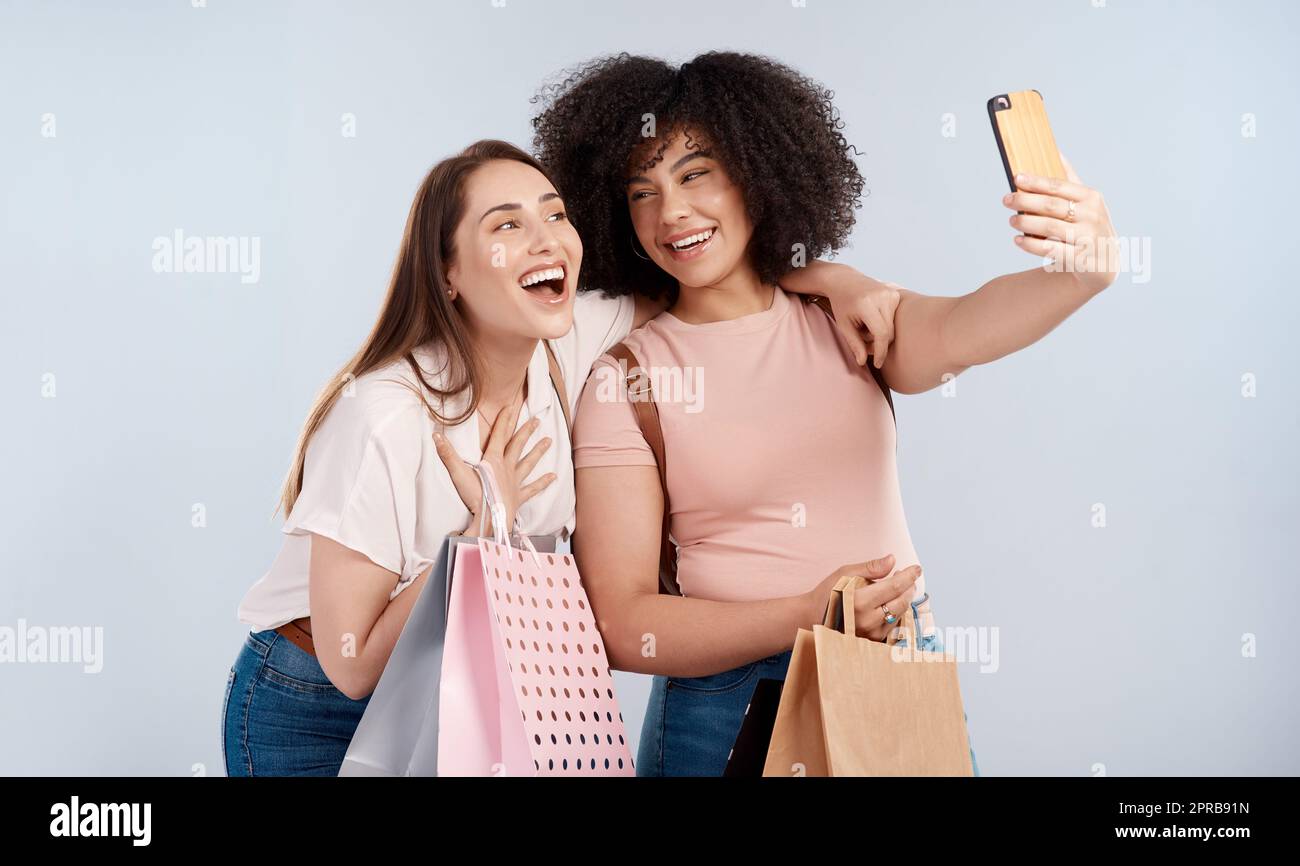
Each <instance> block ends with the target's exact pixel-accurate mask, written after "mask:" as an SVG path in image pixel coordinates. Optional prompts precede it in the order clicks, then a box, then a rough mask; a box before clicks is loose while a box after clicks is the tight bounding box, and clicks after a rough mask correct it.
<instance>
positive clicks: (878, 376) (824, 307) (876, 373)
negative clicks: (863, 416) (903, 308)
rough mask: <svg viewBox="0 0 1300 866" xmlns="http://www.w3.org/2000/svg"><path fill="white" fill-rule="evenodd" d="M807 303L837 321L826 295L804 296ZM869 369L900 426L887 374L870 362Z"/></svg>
mask: <svg viewBox="0 0 1300 866" xmlns="http://www.w3.org/2000/svg"><path fill="white" fill-rule="evenodd" d="M802 297H803V299H804V302H805V303H809V304H812V305H813V306H814V307H817V308H818V309H819V310H821V311H822V312H823V313H825V314H826V315H827V316H828V317H829V318H830V320H831V321H832V322H834V321H835V313H834V312H833V311H832V310H831V300H830V298H828V297H826V296H825V295H803V296H802ZM867 369H868V370H870V371H871V378H873V379H875V380H876V384H877V385H879V386H880V390H881V393H883V394H884V395H885V402H886V403H888V404H889V414H890V415H893V416H894V424H895V426H897V424H898V415H897V413H895V412H894V395H893V394H892V393H890V391H889V386H888V385H886V384H885V374H884V373H883V372H882V371H880V370H877V369H876V365H875V364H872V363H870V362H869V361H868V363H867Z"/></svg>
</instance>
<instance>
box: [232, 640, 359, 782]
mask: <svg viewBox="0 0 1300 866" xmlns="http://www.w3.org/2000/svg"><path fill="white" fill-rule="evenodd" d="M369 702H370V698H369V697H366V698H363V699H362V700H359V701H354V700H352V699H351V698H349V697H348V696H347V695H345V694H343V692H341V691H339V690H338V688H336V687H335V686H334V684H333V683H331V682H330V680H329V677H327V676H325V671H323V670H322V669H321V666H320V662H318V661H316V657H315V656H313V655H311V654H310V653H307V652H305V651H303V650H301V649H299V648H298V647H297V646H295V645H294V644H293V642H292V641H289V640H286V639H285V638H284V636H283V635H281V634H280V633H279V632H276V631H275V630H274V629H271V630H267V631H259V632H252V633H250V634H249V635H248V637H247V638H246V639H245V640H244V646H243V648H242V649H241V650H240V651H239V656H238V657H237V658H236V659H235V664H234V666H233V667H231V669H230V674H229V676H228V677H227V679H226V697H225V700H224V702H223V706H222V709H221V715H222V726H221V727H222V738H221V755H222V758H223V760H224V761H225V762H226V775H227V776H337V775H338V773H339V767H340V766H342V764H343V756H344V755H345V754H346V753H347V750H348V743H350V742H351V741H352V734H353V733H354V732H355V731H356V729H357V725H358V724H359V723H360V722H361V714H362V713H363V712H365V709H366V704H368V703H369Z"/></svg>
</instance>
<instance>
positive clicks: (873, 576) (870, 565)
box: [807, 553, 921, 643]
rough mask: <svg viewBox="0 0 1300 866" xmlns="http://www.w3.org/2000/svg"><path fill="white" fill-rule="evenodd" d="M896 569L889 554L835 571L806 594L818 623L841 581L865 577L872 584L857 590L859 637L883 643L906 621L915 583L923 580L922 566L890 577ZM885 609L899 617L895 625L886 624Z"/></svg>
mask: <svg viewBox="0 0 1300 866" xmlns="http://www.w3.org/2000/svg"><path fill="white" fill-rule="evenodd" d="M893 567H894V555H893V554H892V553H890V554H886V555H885V556H882V557H881V558H880V559H873V560H872V561H870V562H859V563H855V564H853V565H845V566H842V567H840V568H838V569H836V570H835V571H833V572H832V573H831V574H830V575H829V576H827V577H826V579H825V580H823V581H822V582H821V583H819V584H817V586H816V587H814V588H813V589H812V590H811V591H810V592H809V593H808V594H807V595H808V599H809V604H810V605H811V609H812V610H813V611H814V615H815V622H821V621H822V620H823V618H824V617H825V615H826V609H827V605H828V604H829V603H830V601H831V600H832V599H831V593H832V592H833V591H834V589H835V584H836V583H838V582H839V579H840V578H841V577H844V576H845V575H862V576H863V577H865V578H867V580H868V581H870V582H869V583H867V584H866V585H865V586H861V587H858V590H857V592H855V593H854V594H853V620H854V622H855V623H856V626H857V633H858V637H865V638H867V639H869V640H874V641H880V642H882V643H883V642H884V641H885V639H886V638H887V637H888V636H889V634H890V632H891V631H892V630H893V629H895V628H898V627H899V625H901V624H902V622H903V620H904V619H905V617H904V614H905V613H906V611H907V607H908V605H910V604H911V603H912V598H913V596H914V594H915V584H916V581H917V579H919V578H920V576H921V566H920V565H910V566H908V567H907V568H902V569H899V570H898V571H895V572H894V573H893V574H890V569H891V568H893ZM882 605H883V606H886V607H888V608H889V610H890V612H891V613H893V614H894V615H895V616H896V617H898V619H897V620H896V621H895V622H894V624H893V625H890V624H888V623H886V622H885V617H884V611H883V610H882V609H881V607H882Z"/></svg>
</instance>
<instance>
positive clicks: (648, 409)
mask: <svg viewBox="0 0 1300 866" xmlns="http://www.w3.org/2000/svg"><path fill="white" fill-rule="evenodd" d="M801 297H803V299H804V301H805V302H806V303H809V304H813V305H814V306H816V307H818V308H819V309H821V311H822V312H824V313H825V314H826V315H827V316H828V317H829V318H830V320H831V321H832V322H834V321H835V313H834V312H832V311H831V302H830V299H829V298H827V297H825V296H824V295H802V296H801ZM609 354H610V355H611V356H612V357H613V358H614V360H615V361H617V362H618V363H619V366H620V367H621V368H622V370H623V377H624V380H625V383H626V385H627V392H628V400H630V401H631V403H632V412H633V414H634V415H635V416H636V423H637V426H638V427H640V428H641V435H642V436H644V437H645V441H646V445H648V446H650V453H652V454H653V455H654V458H655V463H656V464H658V466H659V485H660V487H662V488H663V494H664V523H663V532H662V535H661V538H660V550H659V594H660V595H681V594H682V593H681V588H680V587H679V586H678V585H677V546H676V545H675V544H673V542H672V539H671V538H669V536H668V533H669V530H670V529H671V526H672V508H671V507H670V505H669V499H668V464H667V462H666V461H665V455H664V432H663V426H662V425H661V424H660V423H659V409H658V407H656V406H655V401H654V389H653V388H652V387H651V381H650V374H649V372H648V371H646V370H645V369H644V368H643V367H642V366H641V362H640V361H639V360H638V359H637V357H636V354H635V353H633V351H632V350H631V349H629V348H628V347H627V344H626V343H619V344H618V345H617V346H615V347H614V348H612V349H610V350H609ZM867 367H868V369H870V370H871V377H872V378H873V379H875V380H876V384H877V385H879V386H880V390H881V392H882V393H883V394H884V395H885V402H887V403H888V404H889V414H890V415H892V416H893V417H894V423H895V425H897V423H898V415H897V414H896V413H895V412H894V397H893V394H891V393H890V391H889V386H888V385H887V384H885V376H884V373H882V372H881V371H880V370H877V369H876V367H875V365H874V364H871V363H868V364H867Z"/></svg>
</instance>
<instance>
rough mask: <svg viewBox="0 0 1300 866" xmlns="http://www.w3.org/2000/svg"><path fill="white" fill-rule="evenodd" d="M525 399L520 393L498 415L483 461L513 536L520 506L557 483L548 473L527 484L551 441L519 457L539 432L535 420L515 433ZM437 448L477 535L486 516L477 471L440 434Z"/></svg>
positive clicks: (490, 530) (490, 528)
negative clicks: (500, 500) (495, 488)
mask: <svg viewBox="0 0 1300 866" xmlns="http://www.w3.org/2000/svg"><path fill="white" fill-rule="evenodd" d="M523 404H524V398H523V394H522V393H521V394H520V395H519V396H518V397H516V398H515V400H514V402H513V403H511V404H510V405H509V406H506V407H504V408H502V409H501V411H500V412H498V413H497V417H496V420H495V421H493V423H492V432H491V433H489V434H488V440H487V445H486V446H485V447H484V449H483V461H482V462H484V463H486V464H488V466H490V467H491V468H492V474H493V475H495V476H496V481H497V487H498V488H499V489H500V491H501V499H502V502H501V503H500V505H501V507H502V509H504V523H505V531H506V533H507V534H509V533H510V531H511V530H512V528H513V527H514V524H515V515H516V514H517V513H518V512H519V506H521V505H523V504H524V503H525V502H527V501H528V500H530V499H532V498H533V497H534V496H536V495H537V494H538V493H541V492H542V491H543V490H545V489H546V488H547V486H548V485H550V483H551V482H552V481H554V480H555V477H556V476H555V473H554V472H548V473H546V474H545V475H543V476H542V477H541V478H538V479H537V480H535V481H532V482H528V483H525V482H527V479H528V475H529V473H531V472H532V471H533V468H534V467H535V466H536V465H537V461H538V460H540V459H541V457H542V455H543V454H545V453H546V449H548V448H549V447H551V440H550V437H547V438H545V439H542V440H541V441H540V442H538V443H537V444H536V445H534V446H533V448H532V450H530V451H529V452H528V453H527V454H524V455H523V456H522V457H521V456H520V452H522V451H523V449H524V445H525V444H526V443H527V442H528V437H530V436H532V435H533V432H534V431H535V430H536V429H537V424H538V420H537V419H536V418H533V419H532V420H530V421H529V422H528V423H527V424H525V425H524V426H523V427H520V428H519V429H518V430H515V425H516V424H518V423H519V411H520V409H521V408H523ZM512 434H513V435H512ZM433 441H434V445H435V447H436V448H437V451H438V457H440V458H441V459H442V463H443V465H444V466H446V467H447V472H448V473H449V474H450V475H451V480H452V483H454V484H455V485H456V492H457V493H459V494H460V499H461V501H462V502H464V503H465V507H466V508H468V509H469V513H470V524H469V526H468V527H466V529H467V530H469V531H472V532H478V527H479V525H480V520H481V518H482V516H483V515H481V514H479V510H480V507H481V506H482V504H483V483H482V481H481V480H480V479H479V475H478V473H477V472H476V471H475V470H474V467H473V466H472V465H471V464H469V463H466V462H465V461H464V460H462V459H461V458H460V455H459V454H457V453H456V449H455V448H453V447H452V445H451V442H449V441H448V440H447V437H446V436H444V435H443V434H442V433H441V432H436V433H434V434H433ZM485 532H486V534H487V535H492V534H493V523H492V514H490V513H489V514H488V515H487V529H486V530H485Z"/></svg>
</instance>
